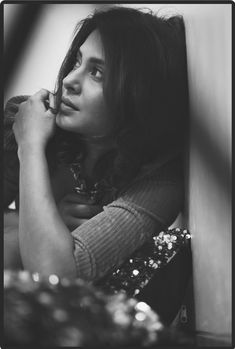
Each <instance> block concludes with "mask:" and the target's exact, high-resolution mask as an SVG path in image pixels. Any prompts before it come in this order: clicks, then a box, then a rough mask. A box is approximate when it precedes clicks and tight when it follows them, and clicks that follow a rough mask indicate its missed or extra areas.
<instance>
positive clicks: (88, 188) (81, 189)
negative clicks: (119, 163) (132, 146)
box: [69, 157, 117, 203]
mask: <svg viewBox="0 0 235 349" xmlns="http://www.w3.org/2000/svg"><path fill="white" fill-rule="evenodd" d="M69 169H70V172H71V173H72V175H73V178H74V180H75V187H74V191H75V192H76V193H77V194H79V195H84V196H89V197H90V199H91V200H93V201H95V202H96V203H97V202H100V201H101V200H102V198H103V197H104V195H105V193H107V192H112V195H114V194H115V193H116V192H117V189H116V188H115V187H114V185H112V184H111V183H110V181H109V180H108V178H107V176H106V177H104V178H102V179H101V180H99V181H96V182H91V181H88V179H87V178H86V176H85V174H84V169H83V166H82V159H81V158H80V157H79V158H76V159H75V160H74V161H73V162H72V163H71V164H70V166H69Z"/></svg>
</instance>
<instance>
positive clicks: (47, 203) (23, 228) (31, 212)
mask: <svg viewBox="0 0 235 349" xmlns="http://www.w3.org/2000/svg"><path fill="white" fill-rule="evenodd" d="M19 160H20V219H19V245H20V251H21V258H22V261H23V265H24V268H25V269H27V270H30V271H31V272H35V271H37V272H39V273H41V274H42V275H43V274H44V275H49V274H52V273H53V274H54V273H55V274H57V275H59V276H61V277H62V276H66V277H75V261H74V257H73V239H72V237H71V235H70V232H69V230H68V228H67V227H66V225H65V224H64V222H63V220H62V219H61V217H60V215H59V213H58V209H57V207H56V204H55V200H54V198H53V195H52V191H51V185H50V180H49V172H48V166H47V161H46V157H45V152H44V149H42V148H40V147H39V146H35V147H32V146H31V147H27V146H25V147H21V148H20V150H19Z"/></svg>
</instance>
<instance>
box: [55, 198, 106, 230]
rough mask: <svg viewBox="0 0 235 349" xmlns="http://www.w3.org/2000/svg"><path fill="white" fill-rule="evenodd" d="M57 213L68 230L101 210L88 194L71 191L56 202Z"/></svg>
mask: <svg viewBox="0 0 235 349" xmlns="http://www.w3.org/2000/svg"><path fill="white" fill-rule="evenodd" d="M58 210H59V213H60V215H61V217H62V219H63V221H64V223H65V224H66V226H67V227H68V228H69V230H70V231H72V230H74V229H76V228H77V227H79V226H80V225H81V224H83V223H85V222H86V221H88V220H89V219H90V218H92V217H94V216H95V215H97V214H98V213H100V212H102V211H103V208H102V206H99V205H96V204H95V202H94V201H93V200H92V199H90V198H89V196H88V195H79V194H76V193H71V194H68V195H66V196H64V198H63V199H62V200H61V201H60V202H59V203H58Z"/></svg>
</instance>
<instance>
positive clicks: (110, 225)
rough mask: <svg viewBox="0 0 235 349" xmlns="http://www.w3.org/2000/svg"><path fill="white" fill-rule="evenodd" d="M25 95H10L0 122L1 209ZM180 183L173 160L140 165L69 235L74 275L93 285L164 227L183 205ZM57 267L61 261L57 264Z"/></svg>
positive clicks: (9, 195)
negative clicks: (0, 128) (0, 147)
mask: <svg viewBox="0 0 235 349" xmlns="http://www.w3.org/2000/svg"><path fill="white" fill-rule="evenodd" d="M26 98H27V96H19V97H13V98H12V99H11V100H10V101H9V102H8V103H7V105H6V108H5V118H4V127H5V133H4V152H5V156H4V162H5V171H4V207H7V206H8V205H9V204H10V203H11V201H12V200H14V199H15V198H16V196H17V194H18V190H19V179H18V177H19V161H18V157H17V145H16V143H15V139H14V135H13V132H12V124H13V122H14V117H15V113H16V111H17V109H18V105H19V103H21V102H22V101H24V100H25V99H26ZM183 194H184V190H183V181H182V173H181V167H180V164H179V160H177V158H175V157H173V158H172V157H170V158H165V159H163V160H161V161H159V160H158V161H156V162H154V163H152V164H149V165H145V166H143V167H142V169H141V171H140V172H139V173H138V175H137V176H136V177H135V178H134V179H133V181H132V183H131V184H130V185H129V186H128V187H127V188H123V190H121V191H119V192H118V193H117V195H116V197H115V199H114V200H113V197H112V198H111V197H110V202H109V203H108V204H106V205H105V206H104V207H103V211H102V212H101V213H99V214H97V215H96V216H94V217H93V218H91V219H89V220H88V221H87V222H85V223H83V224H82V225H81V226H79V227H78V228H76V229H75V230H74V231H73V232H72V233H71V234H72V237H73V241H74V258H75V261H76V268H77V276H78V277H81V278H83V279H85V280H89V281H96V280H98V279H99V278H101V277H103V276H104V275H105V274H106V273H108V272H109V271H110V270H112V269H115V268H118V266H120V265H121V264H122V263H123V262H124V261H125V260H126V259H127V258H128V257H130V255H131V254H132V253H133V252H134V251H135V250H136V249H137V248H139V247H140V246H141V245H142V244H143V243H144V242H146V241H147V240H148V239H150V238H151V237H152V235H153V234H156V233H157V232H158V231H159V232H160V231H161V230H162V229H165V228H167V227H168V226H170V225H171V224H172V223H173V222H174V220H175V219H176V217H177V215H178V213H179V212H180V210H181V208H182V205H183V196H184V195H183ZM61 263H63V261H61Z"/></svg>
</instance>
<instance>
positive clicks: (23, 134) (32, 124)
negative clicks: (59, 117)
mask: <svg viewBox="0 0 235 349" xmlns="http://www.w3.org/2000/svg"><path fill="white" fill-rule="evenodd" d="M52 99H53V95H52V93H50V92H49V91H48V90H45V89H41V90H40V91H38V92H37V93H35V94H34V95H32V96H31V97H29V99H28V100H27V101H26V102H23V103H21V104H20V106H19V110H18V112H17V113H16V119H15V123H14V125H13V131H14V134H15V138H16V141H17V143H18V147H20V146H21V145H26V146H28V147H31V146H33V145H37V146H40V147H45V146H46V144H47V142H48V140H49V138H50V137H51V136H52V135H53V133H54V131H55V115H54V114H53V113H52V111H51V110H50V109H47V108H46V106H45V102H46V101H48V100H49V105H52V104H53V101H52Z"/></svg>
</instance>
